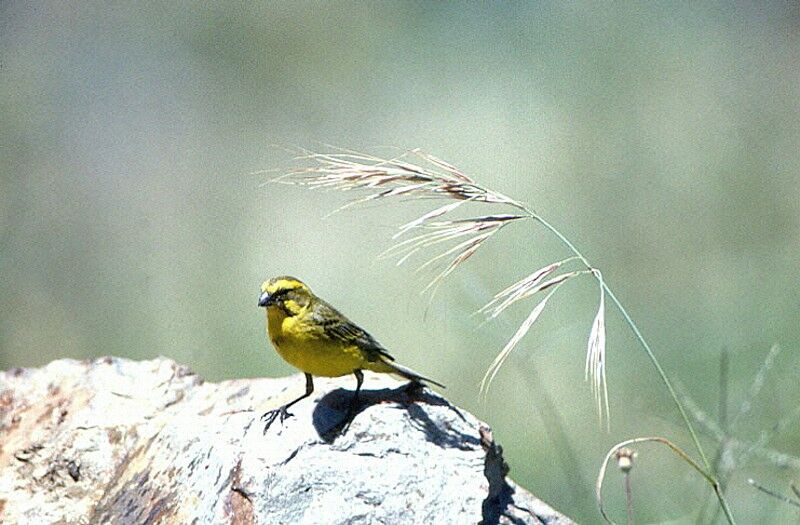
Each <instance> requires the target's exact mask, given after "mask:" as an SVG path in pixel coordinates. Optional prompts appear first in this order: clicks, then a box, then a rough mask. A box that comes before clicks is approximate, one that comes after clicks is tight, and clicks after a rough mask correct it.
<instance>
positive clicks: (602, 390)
mask: <svg viewBox="0 0 800 525" xmlns="http://www.w3.org/2000/svg"><path fill="white" fill-rule="evenodd" d="M302 153H303V154H302V155H301V156H299V157H298V160H301V161H305V162H308V163H310V165H306V166H303V167H299V168H297V169H294V170H291V171H289V172H288V173H287V174H285V175H283V176H281V177H278V178H276V179H273V181H274V182H282V183H289V184H298V185H302V186H307V187H310V188H318V189H336V190H342V191H355V190H362V191H366V192H367V195H366V196H363V197H360V198H357V199H354V200H352V201H350V202H348V203H347V204H345V205H344V206H342V207H341V208H339V210H341V209H344V208H348V207H351V206H354V205H357V204H360V203H365V202H369V201H375V200H381V199H387V198H406V199H438V200H447V201H451V202H447V203H445V204H444V205H441V206H439V207H437V208H434V209H433V210H431V211H429V212H427V213H425V214H423V215H422V216H420V217H417V218H416V219H414V220H412V221H410V222H408V223H406V224H403V225H402V226H400V228H399V230H398V232H397V233H396V234H395V235H394V236H393V238H394V239H398V238H400V237H403V236H405V235H406V234H410V233H411V232H421V233H419V234H418V235H414V236H412V237H410V238H406V239H404V240H401V241H398V242H397V243H396V244H395V245H394V246H392V247H390V248H389V249H388V250H386V251H384V252H383V253H382V254H380V257H398V261H397V264H398V265H400V264H403V263H405V262H406V261H408V260H409V259H410V258H411V257H412V256H414V255H415V254H417V253H419V252H420V251H422V250H426V249H431V248H434V247H439V246H441V245H447V243H451V242H454V243H455V244H454V245H452V246H449V247H447V248H445V249H444V250H443V251H441V252H440V253H438V254H437V255H434V256H433V257H431V258H430V259H428V260H426V261H425V262H423V263H422V264H421V266H420V267H419V269H418V270H423V269H426V268H429V267H432V266H434V265H437V264H443V265H444V268H443V269H442V270H441V271H439V273H438V274H437V275H436V276H435V277H434V278H433V279H432V280H431V281H430V282H429V283H428V285H427V286H426V287H425V288H424V290H423V292H425V291H429V290H431V289H433V291H435V290H436V288H437V287H438V285H439V284H440V283H441V282H442V280H443V279H444V278H445V277H447V276H448V275H450V274H451V273H452V272H453V271H455V269H456V268H458V266H460V265H461V264H462V263H464V262H465V261H466V260H467V259H469V258H470V257H471V256H472V255H473V254H475V252H476V251H477V250H478V249H479V248H480V247H481V246H483V244H484V243H485V242H486V241H487V240H488V239H490V238H491V237H492V236H493V235H494V234H496V233H497V232H499V231H500V230H501V229H502V228H503V227H505V226H507V225H508V224H511V223H512V222H517V221H519V220H522V219H534V220H539V221H542V219H541V218H539V217H538V216H537V215H535V214H534V213H533V212H532V211H531V210H530V209H528V208H527V207H526V206H525V205H524V204H522V203H520V202H518V201H515V200H514V199H511V198H509V197H507V196H505V195H503V194H502V193H499V192H496V191H494V190H491V189H489V188H487V187H485V186H482V185H481V184H479V183H477V182H476V181H475V180H473V179H472V178H470V177H469V176H467V175H466V174H465V173H463V172H462V171H461V170H459V169H458V168H456V167H455V166H453V165H451V164H449V163H447V162H445V161H443V160H441V159H438V158H436V157H434V156H433V155H429V154H427V153H424V152H422V151H420V150H419V149H415V150H411V151H407V152H404V153H402V154H400V155H398V156H396V157H393V158H389V159H384V158H380V157H375V156H372V155H365V154H362V153H357V152H353V151H347V150H340V149H337V150H335V151H334V152H333V153H313V152H308V151H303V152H302ZM408 158H416V159H419V160H420V161H422V162H420V163H413V162H409V160H408ZM466 203H484V204H496V205H505V206H508V207H511V208H514V209H515V210H517V211H518V212H519V213H517V214H493V215H481V216H476V217H470V218H467V219H454V220H441V218H442V217H444V216H446V215H448V214H451V213H452V212H454V211H455V210H456V209H458V208H460V207H461V206H462V205H463V204H466ZM339 210H336V211H339ZM542 222H543V221H542ZM576 259H578V257H571V258H569V259H565V260H563V261H558V262H555V263H552V264H550V265H548V266H545V267H544V268H541V269H539V270H537V271H535V272H533V273H532V274H530V275H528V276H527V277H525V278H524V279H522V280H520V281H518V282H517V283H514V284H513V285H511V286H510V287H508V288H506V289H505V290H503V291H502V292H500V293H498V294H497V295H495V297H494V298H493V299H492V301H490V302H489V303H488V304H487V305H486V306H484V307H483V308H481V310H480V312H482V313H485V314H486V315H487V317H488V319H494V318H496V317H497V316H499V315H500V314H501V313H503V312H504V311H505V310H506V309H507V308H508V307H509V306H511V305H512V304H515V303H516V302H518V301H521V300H523V299H527V298H530V297H532V296H534V295H536V294H538V293H539V292H545V291H547V290H549V293H548V294H547V295H546V296H545V297H544V298H543V299H541V300H540V301H539V302H538V303H537V304H536V306H534V308H533V309H532V310H531V312H530V313H529V315H528V317H527V318H526V319H525V321H523V322H522V324H521V325H520V326H519V328H518V329H517V331H516V332H515V333H514V335H513V336H512V337H511V339H510V340H509V341H508V342H507V343H506V345H505V346H504V347H503V349H502V350H501V351H500V353H499V354H498V355H497V357H496V358H495V360H494V362H493V363H492V365H491V366H490V367H489V369H488V370H487V372H486V375H485V376H484V378H483V381H482V382H481V391H482V392H486V391H487V389H488V388H489V386H490V385H491V383H492V381H493V380H494V378H495V376H496V375H497V373H498V371H499V369H500V367H501V366H502V365H503V363H504V362H505V361H506V359H507V358H508V356H509V355H510V353H511V351H512V350H513V349H514V347H515V346H516V345H517V344H518V343H519V342H520V341H521V340H522V338H523V337H524V336H525V335H526V334H527V332H528V330H530V328H531V326H532V325H533V324H534V323H535V322H536V320H537V319H538V318H539V316H540V315H541V313H542V311H543V310H544V308H545V306H546V305H547V302H548V300H549V299H550V297H552V295H553V294H554V293H555V291H556V290H558V288H559V287H560V286H561V285H562V284H563V283H564V282H566V281H567V280H569V279H571V278H572V277H576V276H579V275H587V274H594V275H595V277H597V279H598V280H599V281H600V284H601V293H600V309H599V310H598V313H597V315H596V316H595V319H594V322H593V323H592V328H591V332H590V335H589V341H588V347H587V355H586V379H587V380H589V381H590V382H591V385H592V392H593V394H594V396H595V398H596V401H597V411H598V415H599V417H600V419H601V421H602V419H604V418H606V419H607V418H608V415H609V404H608V388H607V384H606V370H605V362H606V360H605V348H606V339H605V313H604V310H605V297H604V292H603V284H602V277H601V275H600V272H599V271H597V270H596V269H593V268H584V269H580V270H575V271H570V272H565V273H562V274H560V275H555V274H556V272H557V271H558V270H560V269H561V267H562V266H563V265H564V264H567V263H569V262H571V261H575V260H576ZM445 261H449V262H447V263H446V264H445ZM548 278H549V279H548Z"/></svg>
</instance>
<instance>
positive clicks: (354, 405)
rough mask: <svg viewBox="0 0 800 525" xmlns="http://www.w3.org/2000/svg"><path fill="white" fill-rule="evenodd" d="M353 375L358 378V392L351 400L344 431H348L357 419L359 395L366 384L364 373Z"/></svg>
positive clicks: (343, 424)
mask: <svg viewBox="0 0 800 525" xmlns="http://www.w3.org/2000/svg"><path fill="white" fill-rule="evenodd" d="M353 375H355V376H356V391H355V393H354V394H353V398H352V399H351V400H350V407H349V408H348V409H347V415H346V416H345V417H344V419H343V420H342V423H341V425H342V430H343V431H344V430H347V427H349V426H350V423H351V422H352V421H353V418H355V417H356V411H357V410H358V405H359V402H358V394H359V392H361V385H362V384H363V383H364V373H363V372H362V371H361V370H358V369H356V370H354V371H353Z"/></svg>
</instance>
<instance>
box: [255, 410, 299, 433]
mask: <svg viewBox="0 0 800 525" xmlns="http://www.w3.org/2000/svg"><path fill="white" fill-rule="evenodd" d="M288 408H289V407H288V405H284V406H282V407H280V408H276V409H274V410H270V411H269V412H264V414H263V415H262V416H261V420H262V421H264V422H265V423H264V434H266V433H267V430H269V427H271V426H272V424H273V423H274V422H275V420H276V419H279V418H280V421H281V424H283V422H284V421H286V420H287V419H289V418H290V417H294V414H292V413H291V412H289V410H288Z"/></svg>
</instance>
